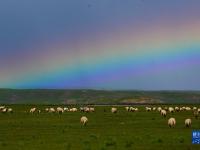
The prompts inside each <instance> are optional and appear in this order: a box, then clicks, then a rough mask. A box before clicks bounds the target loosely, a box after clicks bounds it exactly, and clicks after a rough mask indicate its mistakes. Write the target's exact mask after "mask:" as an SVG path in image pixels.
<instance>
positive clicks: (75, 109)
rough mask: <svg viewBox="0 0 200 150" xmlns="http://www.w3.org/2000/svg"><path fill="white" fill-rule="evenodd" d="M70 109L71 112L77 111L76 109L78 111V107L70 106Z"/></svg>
mask: <svg viewBox="0 0 200 150" xmlns="http://www.w3.org/2000/svg"><path fill="white" fill-rule="evenodd" d="M69 111H70V112H76V111H78V109H77V108H70V109H69Z"/></svg>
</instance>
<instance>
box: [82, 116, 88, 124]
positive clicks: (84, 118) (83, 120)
mask: <svg viewBox="0 0 200 150" xmlns="http://www.w3.org/2000/svg"><path fill="white" fill-rule="evenodd" d="M80 122H81V123H82V124H83V125H84V126H85V125H86V124H87V122H88V118H87V117H86V116H82V117H81V119H80Z"/></svg>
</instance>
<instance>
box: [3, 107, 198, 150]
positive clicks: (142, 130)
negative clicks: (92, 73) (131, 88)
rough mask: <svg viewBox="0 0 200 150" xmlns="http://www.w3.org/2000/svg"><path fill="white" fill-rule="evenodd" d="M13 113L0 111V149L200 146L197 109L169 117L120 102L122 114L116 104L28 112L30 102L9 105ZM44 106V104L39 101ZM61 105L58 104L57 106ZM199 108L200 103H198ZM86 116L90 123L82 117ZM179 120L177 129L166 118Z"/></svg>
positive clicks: (119, 149) (182, 149)
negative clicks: (187, 122) (195, 139)
mask: <svg viewBox="0 0 200 150" xmlns="http://www.w3.org/2000/svg"><path fill="white" fill-rule="evenodd" d="M9 107H12V108H13V109H14V113H13V114H2V113H0V149H2V150H45V149H46V150H135V149H136V150H137V149H139V150H140V149H146V150H149V149H158V150H161V149H167V150H169V149H170V150H174V149H180V150H186V149H187V150H189V149H196V150H199V149H200V145H193V144H191V133H192V130H193V129H200V119H198V120H196V119H194V117H193V116H192V111H184V112H176V113H174V114H168V115H167V117H166V118H163V117H161V116H160V114H159V113H158V112H157V111H156V112H153V111H152V112H146V111H145V109H144V106H138V108H139V112H126V111H125V109H124V107H123V106H118V109H119V111H118V113H117V114H112V113H111V112H110V108H111V106H96V107H95V109H96V111H95V112H94V113H83V112H65V113H64V114H62V115H59V114H48V113H45V112H44V111H42V113H41V114H29V113H26V112H24V111H27V110H29V109H30V108H31V107H33V106H31V105H10V106H9ZM36 107H37V108H39V109H41V110H44V108H45V107H48V106H45V105H37V106H36ZM54 107H56V106H54ZM198 107H200V106H198ZM82 115H86V116H87V117H88V119H89V122H88V124H87V126H82V125H81V124H80V122H79V119H80V117H81V116H82ZM170 116H173V117H175V118H176V120H177V124H176V126H175V128H169V127H168V126H167V119H168V118H169V117H170ZM188 117H190V118H191V119H192V127H191V128H185V127H184V119H185V118H188Z"/></svg>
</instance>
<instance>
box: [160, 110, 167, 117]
mask: <svg viewBox="0 0 200 150" xmlns="http://www.w3.org/2000/svg"><path fill="white" fill-rule="evenodd" d="M160 114H161V115H162V116H164V117H166V115H167V112H166V110H164V109H163V110H161V112H160Z"/></svg>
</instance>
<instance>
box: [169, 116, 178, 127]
mask: <svg viewBox="0 0 200 150" xmlns="http://www.w3.org/2000/svg"><path fill="white" fill-rule="evenodd" d="M168 125H169V127H170V128H171V127H173V126H175V125H176V119H175V118H169V120H168Z"/></svg>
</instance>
